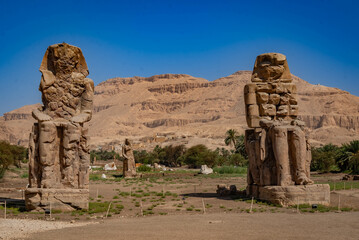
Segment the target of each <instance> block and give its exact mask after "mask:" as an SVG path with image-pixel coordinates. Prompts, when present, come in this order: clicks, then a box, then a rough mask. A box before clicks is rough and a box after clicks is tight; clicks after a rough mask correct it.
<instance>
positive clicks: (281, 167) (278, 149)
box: [271, 126, 292, 186]
mask: <svg viewBox="0 0 359 240" xmlns="http://www.w3.org/2000/svg"><path fill="white" fill-rule="evenodd" d="M271 130H272V133H271V135H272V146H273V151H274V157H275V159H276V165H277V184H278V185H279V186H287V185H291V184H292V177H291V174H290V164H289V152H288V129H287V127H282V126H276V127H273V128H272V129H271Z"/></svg>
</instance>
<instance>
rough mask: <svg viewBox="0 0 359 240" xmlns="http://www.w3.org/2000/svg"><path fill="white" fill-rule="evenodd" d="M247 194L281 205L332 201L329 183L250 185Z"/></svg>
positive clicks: (325, 203) (323, 203) (326, 203)
mask: <svg viewBox="0 0 359 240" xmlns="http://www.w3.org/2000/svg"><path fill="white" fill-rule="evenodd" d="M247 195H248V196H250V197H254V198H256V199H260V200H263V201H268V202H271V203H273V204H278V205H281V206H284V207H286V206H293V205H297V204H322V205H326V206H327V205H329V203H330V186H329V184H313V185H293V186H257V185H248V186H247Z"/></svg>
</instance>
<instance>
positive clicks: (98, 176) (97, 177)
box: [90, 173, 102, 181]
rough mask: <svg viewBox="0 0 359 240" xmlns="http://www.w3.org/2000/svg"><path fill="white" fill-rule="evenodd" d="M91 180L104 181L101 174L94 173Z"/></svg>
mask: <svg viewBox="0 0 359 240" xmlns="http://www.w3.org/2000/svg"><path fill="white" fill-rule="evenodd" d="M90 180H91V181H99V180H102V178H101V175H100V174H93V173H91V174H90Z"/></svg>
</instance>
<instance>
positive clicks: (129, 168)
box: [122, 138, 136, 178]
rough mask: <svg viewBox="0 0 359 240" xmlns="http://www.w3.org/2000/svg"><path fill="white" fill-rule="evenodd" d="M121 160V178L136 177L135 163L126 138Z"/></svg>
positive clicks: (130, 145)
mask: <svg viewBox="0 0 359 240" xmlns="http://www.w3.org/2000/svg"><path fill="white" fill-rule="evenodd" d="M122 156H123V157H124V158H125V159H124V160H123V177H125V178H126V177H127V178H131V177H135V176H136V163H135V157H134V155H133V149H132V144H131V141H130V140H129V139H127V138H126V140H125V144H124V145H123V147H122Z"/></svg>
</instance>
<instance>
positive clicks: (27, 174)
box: [20, 172, 29, 178]
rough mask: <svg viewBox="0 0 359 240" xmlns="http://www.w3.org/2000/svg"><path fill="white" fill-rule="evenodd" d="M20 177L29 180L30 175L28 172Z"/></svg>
mask: <svg viewBox="0 0 359 240" xmlns="http://www.w3.org/2000/svg"><path fill="white" fill-rule="evenodd" d="M20 177H21V178H28V177H29V173H28V172H26V173H23V174H21V176H20Z"/></svg>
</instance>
